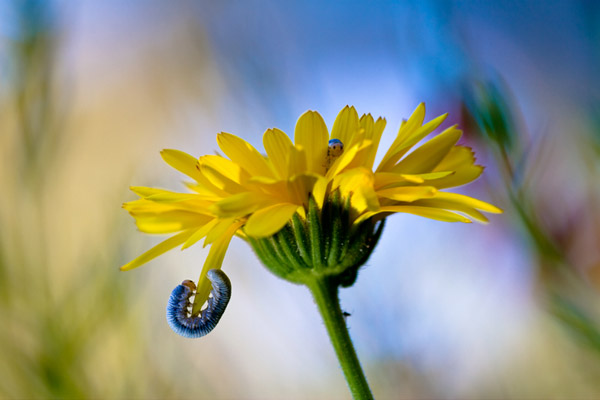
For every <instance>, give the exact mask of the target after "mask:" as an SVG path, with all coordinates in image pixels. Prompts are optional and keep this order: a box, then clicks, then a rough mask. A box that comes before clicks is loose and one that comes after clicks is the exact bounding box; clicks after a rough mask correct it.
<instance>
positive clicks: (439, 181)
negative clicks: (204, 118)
mask: <svg viewBox="0 0 600 400" xmlns="http://www.w3.org/2000/svg"><path fill="white" fill-rule="evenodd" d="M446 116H447V114H444V115H442V116H439V117H437V118H435V119H433V120H431V121H429V122H427V123H425V124H424V123H423V122H424V117H425V106H424V104H420V105H419V106H418V107H417V108H416V110H415V111H414V113H413V114H412V116H411V117H410V118H409V119H408V120H407V121H403V123H402V125H401V127H400V130H399V132H398V135H397V137H396V139H395V140H394V142H393V143H392V145H391V146H390V147H389V149H387V151H386V153H385V154H384V156H383V158H382V161H381V162H380V163H379V165H378V166H377V168H376V169H374V167H373V165H374V161H375V156H376V153H377V151H378V147H379V142H380V138H381V135H382V133H383V130H384V128H385V124H386V122H385V119H382V118H378V119H377V120H374V119H373V117H372V116H371V115H370V114H366V115H363V116H362V117H361V118H359V117H358V114H357V112H356V110H355V109H354V107H348V106H346V107H345V108H344V109H343V110H342V111H341V112H340V113H339V115H338V116H337V118H336V120H335V122H334V124H333V128H332V130H331V135H330V134H329V132H328V129H327V126H326V125H325V122H324V121H323V118H322V117H321V116H320V115H319V113H317V112H315V111H307V112H306V113H304V114H303V115H302V116H301V117H300V118H299V120H298V122H297V124H296V129H295V132H294V142H292V141H291V140H290V138H289V137H288V136H287V135H286V134H285V133H284V132H282V131H281V130H279V129H276V128H275V129H269V130H267V131H266V132H265V134H264V136H263V144H264V148H265V151H266V156H265V155H263V154H261V153H260V152H259V151H258V150H256V149H255V148H254V147H253V146H251V145H250V144H249V143H248V142H246V141H244V140H243V139H241V138H239V137H237V136H234V135H231V134H229V133H220V134H218V135H217V142H218V145H219V147H220V149H221V151H222V152H223V154H224V155H225V156H220V155H206V156H202V157H200V158H199V159H196V158H194V157H193V156H190V155H188V154H186V153H184V152H181V151H178V150H163V151H162V153H161V155H162V157H163V159H164V160H165V161H166V162H167V163H168V164H169V165H171V166H172V167H173V168H175V169H177V170H179V171H181V172H183V173H184V174H186V175H187V176H189V177H190V178H192V179H193V182H189V183H187V187H188V188H189V189H191V191H192V192H193V193H178V192H171V191H167V190H162V189H154V188H147V187H132V188H131V189H132V190H133V191H134V192H135V193H136V194H137V195H139V196H140V199H138V200H135V201H131V202H128V203H125V204H124V208H125V209H126V210H127V211H129V213H130V214H131V215H132V216H133V217H134V218H135V220H136V223H137V226H138V228H139V229H140V230H141V231H142V232H145V233H159V234H168V233H176V234H175V235H174V236H172V237H170V238H169V239H167V240H165V241H164V242H162V243H160V244H158V245H157V246H155V247H154V248H152V249H150V250H149V251H147V252H146V253H144V254H142V255H141V256H139V257H137V258H136V259H134V260H133V261H131V262H129V263H128V264H126V265H124V266H123V267H121V269H122V270H130V269H133V268H136V267H138V266H140V265H142V264H144V263H146V262H148V261H150V260H151V259H153V258H155V257H157V256H158V255H160V254H162V253H164V252H166V251H168V250H171V249H173V248H174V247H177V246H182V249H185V248H187V247H189V246H191V245H193V244H194V243H196V242H197V241H199V240H201V239H204V246H207V245H210V246H211V247H210V251H209V255H208V257H207V259H206V262H205V263H204V267H203V269H202V272H201V274H200V279H199V284H198V290H197V294H196V298H195V301H194V310H195V311H198V310H199V309H200V307H201V306H202V304H203V303H204V302H205V301H206V299H207V298H208V295H209V292H210V282H209V281H208V280H207V278H206V273H207V272H208V270H210V269H213V268H220V267H221V264H222V262H223V258H224V256H225V252H226V250H227V247H228V245H229V242H230V241H231V239H232V237H233V236H234V235H238V236H240V237H242V238H244V239H251V240H254V239H259V238H267V237H271V236H273V235H275V234H276V233H277V232H278V231H280V230H281V229H282V228H284V227H285V226H286V224H288V222H290V220H291V219H292V217H294V215H295V214H296V213H297V214H298V216H299V218H300V219H306V218H307V212H308V210H309V203H310V202H311V201H314V202H315V203H316V205H317V206H318V207H319V209H322V208H323V206H324V204H326V202H328V201H330V199H331V198H332V196H333V194H334V193H335V194H336V196H338V197H340V199H341V202H342V203H344V204H349V210H350V216H349V217H350V221H351V224H352V225H353V226H356V225H358V224H360V223H361V222H363V221H366V220H368V219H369V218H373V220H376V219H383V218H385V217H387V216H389V215H390V214H393V213H410V214H416V215H420V216H423V217H427V218H432V219H436V220H440V221H448V222H471V220H472V219H473V220H478V221H482V222H486V221H487V219H486V217H485V216H484V215H483V214H482V213H481V211H485V212H490V213H500V212H501V210H500V209H499V208H497V207H495V206H493V205H491V204H489V203H486V202H483V201H481V200H477V199H474V198H472V197H468V196H465V195H461V194H456V193H450V192H445V191H442V189H446V188H450V187H455V186H460V185H464V184H466V183H469V182H471V181H473V180H474V179H476V178H477V177H478V176H479V175H480V174H481V172H482V170H483V168H482V167H481V166H478V165H475V157H474V154H473V152H472V150H471V149H470V148H468V147H465V146H460V145H457V142H458V140H459V139H460V137H461V134H462V132H461V131H460V130H459V129H458V128H457V127H456V126H452V127H450V128H447V129H446V130H444V131H442V132H441V133H439V134H437V135H435V136H434V137H433V138H431V139H429V140H428V141H426V142H425V143H424V144H422V145H421V146H419V147H417V148H416V149H414V150H413V151H412V152H410V151H411V149H413V147H415V145H416V144H417V143H419V142H420V141H421V140H423V139H424V138H425V137H426V136H428V135H429V134H430V133H431V132H433V131H434V130H435V129H437V128H438V127H439V126H440V124H441V123H442V122H443V121H444V119H445V118H446ZM311 199H314V200H311ZM351 228H352V227H349V229H351Z"/></svg>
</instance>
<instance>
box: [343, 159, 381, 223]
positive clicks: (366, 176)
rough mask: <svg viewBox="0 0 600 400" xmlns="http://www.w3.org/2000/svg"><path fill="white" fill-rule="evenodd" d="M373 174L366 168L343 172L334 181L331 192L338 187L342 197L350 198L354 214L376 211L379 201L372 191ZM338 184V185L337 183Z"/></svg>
mask: <svg viewBox="0 0 600 400" xmlns="http://www.w3.org/2000/svg"><path fill="white" fill-rule="evenodd" d="M373 181H374V176H373V173H372V172H371V171H370V170H368V169H366V168H356V169H352V170H350V171H347V172H345V173H344V174H342V175H340V176H339V177H338V178H337V179H335V180H334V182H333V184H332V190H335V188H336V187H337V186H339V189H340V194H341V195H342V197H344V198H347V197H350V204H351V205H352V208H354V210H355V212H358V213H362V212H363V211H365V210H378V209H379V200H378V198H377V194H376V193H375V190H374V189H373ZM338 182H339V183H338Z"/></svg>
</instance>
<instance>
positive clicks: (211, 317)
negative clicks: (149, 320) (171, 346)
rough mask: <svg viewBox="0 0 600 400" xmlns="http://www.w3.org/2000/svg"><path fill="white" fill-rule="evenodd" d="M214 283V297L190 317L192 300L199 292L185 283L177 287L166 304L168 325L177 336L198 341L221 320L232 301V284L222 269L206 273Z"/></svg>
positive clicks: (191, 284)
mask: <svg viewBox="0 0 600 400" xmlns="http://www.w3.org/2000/svg"><path fill="white" fill-rule="evenodd" d="M206 275H207V277H208V279H209V280H210V282H211V283H212V290H211V292H210V293H211V295H212V297H210V298H209V299H208V302H207V303H208V305H207V307H206V309H204V310H202V311H201V312H200V315H196V316H194V315H191V314H190V307H191V302H190V298H191V297H192V295H193V294H194V292H195V290H196V285H195V284H194V282H192V281H190V280H185V281H183V282H182V283H181V285H178V286H177V287H176V288H175V289H173V292H172V293H171V296H170V297H169V302H168V304H167V322H168V323H169V326H170V327H171V329H173V331H174V332H175V333H177V334H178V335H181V336H183V337H186V338H190V339H193V338H199V337H202V336H206V335H207V334H209V333H210V332H211V331H212V330H213V329H214V328H215V326H217V323H218V322H219V320H220V319H221V316H222V315H223V313H224V312H225V308H226V307H227V304H228V303H229V299H230V298H231V281H230V280H229V278H228V277H227V275H225V273H224V272H223V271H221V270H220V269H211V270H210V271H208V273H207V274H206Z"/></svg>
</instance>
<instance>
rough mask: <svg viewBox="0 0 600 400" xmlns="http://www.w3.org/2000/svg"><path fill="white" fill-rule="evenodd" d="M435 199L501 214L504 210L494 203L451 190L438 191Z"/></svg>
mask: <svg viewBox="0 0 600 400" xmlns="http://www.w3.org/2000/svg"><path fill="white" fill-rule="evenodd" d="M434 199H435V200H442V201H444V202H446V203H447V204H459V205H465V206H467V207H472V208H476V209H478V210H481V211H485V212H489V213H493V214H501V213H502V210H501V209H500V208H498V207H496V206H495V205H493V204H490V203H486V202H485V201H481V200H478V199H475V198H473V197H469V196H465V195H464V194H459V193H450V192H438V193H437V194H436V195H435V197H434Z"/></svg>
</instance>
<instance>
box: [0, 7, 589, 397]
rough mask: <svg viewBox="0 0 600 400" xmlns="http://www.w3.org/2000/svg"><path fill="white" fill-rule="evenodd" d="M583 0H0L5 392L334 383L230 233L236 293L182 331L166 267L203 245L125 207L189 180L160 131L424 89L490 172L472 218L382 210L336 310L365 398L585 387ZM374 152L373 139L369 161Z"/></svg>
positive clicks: (562, 391)
mask: <svg viewBox="0 0 600 400" xmlns="http://www.w3.org/2000/svg"><path fill="white" fill-rule="evenodd" d="M598 71H600V3H598V2H595V1H591V0H590V1H588V2H585V1H566V0H565V1H546V2H541V1H504V2H477V1H464V2H456V3H453V2H446V1H406V2H392V1H389V2H377V3H376V2H359V1H346V2H335V3H334V2H331V3H324V2H321V1H304V2H270V4H269V3H267V2H262V1H256V2H254V1H247V2H241V1H227V0H223V1H218V2H216V1H208V0H203V1H191V0H189V1H185V0H177V1H166V0H143V1H142V0H131V1H127V2H122V1H116V0H107V1H102V2H93V1H72V0H70V1H69V0H65V1H50V0H14V1H10V0H8V1H7V0H2V1H0V190H1V194H0V318H1V320H2V321H3V322H2V329H0V397H1V398H7V399H10V398H115V399H118V398H198V399H204V398H206V399H234V398H235V399H280V398H285V399H308V398H310V399H348V398H350V395H349V392H348V390H347V388H346V384H345V381H344V379H343V376H342V373H341V370H340V369H339V367H338V364H337V360H336V358H335V355H334V353H333V350H332V348H331V346H330V344H329V342H328V338H327V335H326V332H325V329H324V326H323V325H322V323H321V321H320V319H319V316H318V313H317V310H316V307H315V306H314V305H313V303H312V300H311V298H310V296H309V294H308V291H307V290H305V289H304V288H302V287H296V286H292V285H290V284H288V283H286V282H284V281H281V280H278V279H277V278H276V277H274V276H272V275H270V274H269V273H268V272H267V270H266V269H265V268H263V267H262V266H261V265H260V264H259V262H258V260H257V259H256V258H255V257H254V256H253V254H252V251H251V250H250V248H249V246H247V245H246V244H244V243H243V242H242V241H241V240H239V239H235V240H234V241H233V242H232V245H231V248H230V251H229V252H228V254H227V256H226V259H225V265H224V268H225V270H226V272H227V274H228V275H229V276H230V278H231V280H232V283H233V297H232V301H231V303H230V305H229V307H228V310H227V312H226V313H225V315H224V317H223V319H222V320H221V322H220V324H219V326H218V327H217V329H216V330H215V331H214V332H213V333H211V334H210V335H209V336H207V337H205V338H203V339H201V340H195V341H190V340H186V339H182V338H180V337H178V336H176V335H175V334H174V333H172V332H171V331H170V329H169V328H168V326H167V324H166V321H165V316H164V308H165V305H166V301H167V298H168V296H169V294H170V292H171V290H172V289H173V287H175V285H177V284H178V283H180V282H181V281H182V280H183V279H186V278H192V279H195V277H196V276H197V274H198V271H199V268H200V267H201V265H202V263H203V261H204V259H205V257H206V254H207V252H206V249H202V248H201V246H196V247H193V248H190V249H189V250H186V251H185V252H180V251H173V252H171V253H168V254H166V255H165V256H162V257H160V258H158V259H156V260H154V261H152V262H151V263H149V264H148V265H146V266H144V267H142V268H140V269H137V270H134V271H132V272H126V273H125V272H120V271H119V270H118V268H119V266H120V265H122V264H124V263H125V262H127V261H129V260H131V259H132V258H133V257H135V256H136V255H138V254H140V253H141V252H142V251H144V250H145V249H148V248H149V247H151V246H152V245H153V244H155V243H157V242H158V241H160V240H161V239H162V238H158V237H151V236H146V235H142V234H140V233H139V232H137V230H136V228H135V226H134V223H133V220H132V219H131V218H130V217H129V216H128V215H127V213H126V212H125V211H124V210H122V209H121V208H120V205H121V204H122V203H123V202H125V201H129V200H132V199H134V198H135V196H134V195H133V194H132V193H130V192H129V190H128V187H129V186H130V185H146V186H158V187H164V188H167V189H171V190H182V189H183V185H182V184H181V182H182V181H183V180H184V177H183V176H182V175H181V174H179V173H177V172H176V171H174V170H171V169H170V167H168V166H167V165H166V164H165V163H164V162H162V160H161V158H160V155H159V151H160V150H161V149H163V148H175V149H181V150H184V151H186V152H187V153H190V154H192V155H195V156H200V155H203V154H208V153H212V152H214V151H215V150H216V149H217V146H216V141H215V135H216V133H218V132H220V131H227V132H231V133H234V134H236V135H239V136H242V137H244V138H245V139H246V140H248V141H249V142H251V143H252V144H253V145H255V146H256V147H258V148H261V149H262V141H261V138H262V133H263V132H264V131H265V130H266V129H267V128H271V127H278V128H281V129H283V130H284V131H286V132H288V133H292V132H293V127H294V124H295V121H296V119H297V118H298V116H299V115H301V114H302V113H303V112H304V111H306V110H307V109H313V110H318V111H319V112H320V113H321V114H322V115H323V117H324V119H325V121H326V122H327V124H328V126H329V127H330V128H331V126H332V124H333V121H334V119H335V116H336V115H337V113H338V111H339V110H340V109H341V108H342V107H344V106H345V105H346V104H350V105H354V106H356V108H357V109H358V111H359V113H361V114H362V113H372V114H374V116H375V117H377V116H380V115H381V116H384V117H386V119H387V121H388V124H387V129H386V131H385V132H384V137H383V139H382V147H385V146H387V145H389V144H390V143H391V142H392V140H393V138H394V137H395V134H396V132H397V129H398V127H399V125H400V123H401V120H402V119H403V118H407V117H408V116H409V115H410V114H411V112H412V111H413V109H414V108H415V107H416V106H417V104H418V103H419V102H422V101H424V102H426V104H427V117H426V118H427V119H431V118H433V117H435V116H437V115H439V114H442V113H444V112H449V113H450V116H449V118H448V120H447V122H446V124H445V126H450V125H451V124H454V123H458V124H460V125H461V127H462V128H463V129H464V130H465V135H464V136H463V139H462V143H464V144H467V145H469V146H472V147H473V148H474V149H475V150H476V153H477V156H478V161H479V163H480V164H482V165H484V166H485V167H486V171H485V173H484V175H483V176H482V178H480V179H479V180H478V181H477V182H475V183H473V184H471V185H469V186H467V187H465V188H458V189H457V191H459V192H462V193H468V194H470V195H473V196H477V197H479V198H482V199H484V200H487V201H490V202H492V203H494V204H496V205H498V206H500V207H502V208H503V209H504V210H505V213H504V214H503V215H498V216H495V215H494V216H492V217H491V223H490V224H488V225H482V224H460V225H459V224H446V223H442V222H436V221H429V220H425V219H422V218H418V217H412V216H408V215H395V216H393V217H391V218H390V219H389V220H388V223H387V226H386V229H385V232H384V235H383V237H382V240H381V241H380V244H379V246H378V248H377V250H376V251H375V254H374V255H373V257H372V258H371V260H370V261H369V263H368V264H367V266H366V267H364V268H363V270H362V271H361V273H360V276H359V279H358V281H357V284H356V285H355V286H354V287H352V288H350V289H344V290H343V291H342V292H341V298H342V307H343V308H344V309H345V310H346V311H347V312H348V313H350V314H351V316H350V317H349V318H348V323H349V326H350V329H351V335H352V337H353V339H354V342H355V345H356V347H357V351H358V353H359V356H360V357H361V360H362V362H363V366H364V367H365V369H366V374H367V376H368V378H369V380H370V383H371V386H372V389H373V392H374V394H375V397H376V398H379V399H425V398H427V399H431V398H439V399H454V398H461V399H540V398H544V399H593V398H598V396H599V395H600V302H599V300H600V296H599V290H600V249H599V248H600V246H599V244H600V209H599V207H598V204H599V200H600V185H599V184H598V182H599V178H600V83H599V82H600V81H599V80H598ZM379 156H380V157H381V154H380V155H379Z"/></svg>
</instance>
